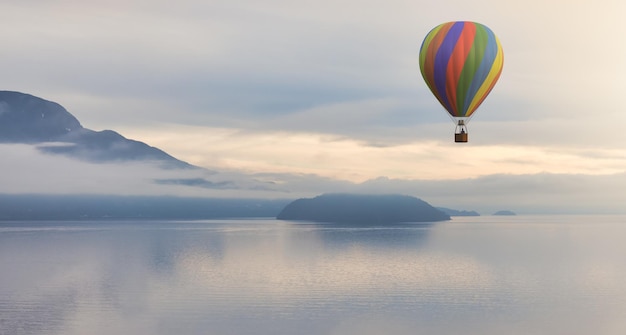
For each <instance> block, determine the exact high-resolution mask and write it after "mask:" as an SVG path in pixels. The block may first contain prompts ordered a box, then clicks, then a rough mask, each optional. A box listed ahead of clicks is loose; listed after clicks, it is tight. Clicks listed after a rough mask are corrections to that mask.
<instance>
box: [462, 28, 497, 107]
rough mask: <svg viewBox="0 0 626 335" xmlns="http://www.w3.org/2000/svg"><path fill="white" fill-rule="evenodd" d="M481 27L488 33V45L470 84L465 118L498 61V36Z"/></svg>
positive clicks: (466, 98) (464, 103) (465, 103)
mask: <svg viewBox="0 0 626 335" xmlns="http://www.w3.org/2000/svg"><path fill="white" fill-rule="evenodd" d="M479 27H480V28H481V29H483V30H484V31H485V32H486V33H487V44H486V46H485V51H484V53H483V59H482V60H481V62H480V65H479V66H478V69H477V70H476V73H474V78H472V83H471V84H470V87H469V89H468V93H467V95H466V96H465V101H464V102H463V110H462V111H461V113H462V114H463V116H466V114H467V112H468V108H469V106H470V104H471V103H472V100H474V97H475V95H476V93H477V92H478V90H479V89H480V87H481V86H482V84H483V83H484V82H485V79H487V76H488V75H489V72H490V71H491V68H492V67H493V62H494V60H495V59H496V54H497V53H498V44H497V43H496V36H495V34H494V33H493V31H491V29H489V28H487V27H485V26H482V25H480V26H479Z"/></svg>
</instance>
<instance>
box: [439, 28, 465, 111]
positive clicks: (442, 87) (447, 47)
mask: <svg viewBox="0 0 626 335" xmlns="http://www.w3.org/2000/svg"><path fill="white" fill-rule="evenodd" d="M463 26H464V22H455V23H454V24H453V25H452V27H451V28H450V30H449V31H448V33H447V34H446V37H445V38H444V40H443V42H442V43H441V46H439V49H438V50H437V55H436V56H435V64H434V75H433V77H434V78H435V87H436V88H437V92H438V93H439V97H440V98H441V101H442V102H443V103H445V107H446V109H447V110H448V111H452V105H451V104H450V101H449V99H448V94H447V93H446V72H447V70H448V62H449V61H450V56H451V55H452V52H453V51H454V47H455V46H456V43H457V41H458V40H459V37H460V36H461V33H462V32H463Z"/></svg>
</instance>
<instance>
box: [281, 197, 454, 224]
mask: <svg viewBox="0 0 626 335" xmlns="http://www.w3.org/2000/svg"><path fill="white" fill-rule="evenodd" d="M276 218H277V219H278V220H293V221H313V222H332V223H350V224H389V223H401V222H436V221H446V220H450V216H449V215H448V214H445V213H444V212H442V211H440V210H438V209H436V208H434V207H433V206H431V205H430V204H428V203H427V202H425V201H423V200H421V199H418V198H416V197H412V196H408V195H396V194H388V195H368V194H323V195H320V196H317V197H315V198H303V199H298V200H295V201H293V202H291V203H290V204H288V205H287V206H286V207H285V208H284V209H283V210H282V211H281V212H280V213H279V214H278V216H277V217H276Z"/></svg>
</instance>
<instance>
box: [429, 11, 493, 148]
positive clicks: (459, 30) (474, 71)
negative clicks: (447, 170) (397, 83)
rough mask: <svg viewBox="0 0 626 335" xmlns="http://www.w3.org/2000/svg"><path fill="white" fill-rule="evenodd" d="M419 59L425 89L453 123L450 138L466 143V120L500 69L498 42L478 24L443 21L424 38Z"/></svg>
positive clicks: (491, 87) (489, 87)
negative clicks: (452, 132) (454, 127)
mask: <svg viewBox="0 0 626 335" xmlns="http://www.w3.org/2000/svg"><path fill="white" fill-rule="evenodd" d="M419 61H420V70H421V72H422V77H424V80H425V81H426V84H427V85H428V88H430V90H431V91H432V92H433V94H434V95H435V97H436V98H437V100H439V102H440V103H441V105H442V106H443V107H444V108H445V109H446V110H447V111H448V114H450V116H451V118H452V121H454V123H455V124H456V129H455V132H454V141H455V142H467V123H468V122H469V120H470V118H471V117H472V115H473V114H474V112H475V111H476V109H477V108H478V106H480V104H481V103H482V102H483V101H484V100H485V98H486V97H487V95H488V94H489V92H491V89H493V87H494V85H495V84H496V81H498V78H499V77H500V73H501V72H502V65H503V63H504V55H503V53H502V46H501V45H500V41H499V40H498V38H497V37H496V35H495V34H494V33H493V31H491V29H489V28H488V27H486V26H484V25H482V24H480V23H476V22H469V21H456V22H448V23H443V24H440V25H438V26H437V27H435V28H434V29H433V30H431V31H430V32H429V33H428V35H426V38H424V42H422V47H421V48H420V58H419Z"/></svg>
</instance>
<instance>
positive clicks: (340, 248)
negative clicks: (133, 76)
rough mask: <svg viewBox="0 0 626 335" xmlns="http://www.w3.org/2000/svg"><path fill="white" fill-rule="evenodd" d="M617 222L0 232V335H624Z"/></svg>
mask: <svg viewBox="0 0 626 335" xmlns="http://www.w3.org/2000/svg"><path fill="white" fill-rule="evenodd" d="M625 238H626V217H623V216H516V217H489V216H487V217H466V218H455V219H454V220H452V221H450V222H442V223H434V224H397V225H391V226H364V227H354V226H342V225H333V224H311V223H296V222H285V221H275V220H264V219H258V220H211V221H194V222H175V221H169V222H160V221H128V222H120V221H113V222H111V221H108V222H107V221H103V222H3V223H0V334H238V335H242V334H268V335H269V334H360V335H361V334H453V333H458V334H460V333H462V334H487V335H489V334H494V335H495V334H498V335H500V334H568V335H569V334H616V335H617V334H620V335H621V334H626V257H624V255H626V244H625V243H624V240H625Z"/></svg>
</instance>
